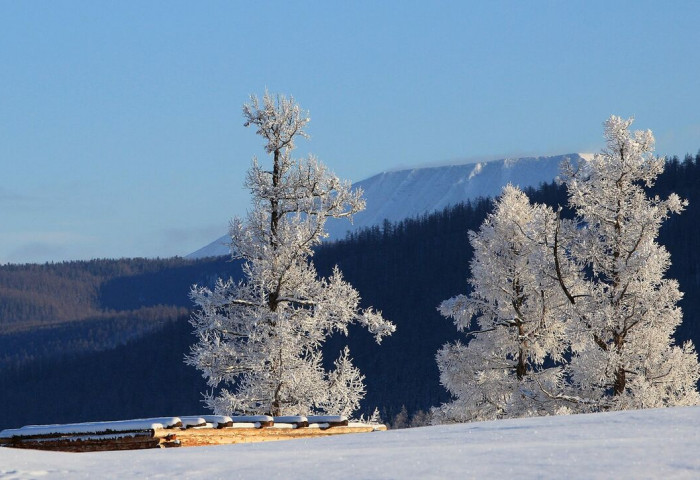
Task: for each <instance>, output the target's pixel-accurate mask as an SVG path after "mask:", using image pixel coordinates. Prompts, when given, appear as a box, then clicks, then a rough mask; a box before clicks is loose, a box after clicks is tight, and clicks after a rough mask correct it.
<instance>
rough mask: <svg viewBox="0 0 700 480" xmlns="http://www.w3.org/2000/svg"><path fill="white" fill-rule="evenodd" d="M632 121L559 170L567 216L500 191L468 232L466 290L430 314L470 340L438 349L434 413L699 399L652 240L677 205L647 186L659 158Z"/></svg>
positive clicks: (664, 256) (697, 370) (615, 123)
mask: <svg viewBox="0 0 700 480" xmlns="http://www.w3.org/2000/svg"><path fill="white" fill-rule="evenodd" d="M631 124H632V120H631V119H630V120H623V119H621V118H619V117H616V116H612V117H610V118H609V119H608V120H607V121H606V122H605V138H606V141H607V147H606V148H605V149H604V150H603V151H602V153H601V154H598V155H595V156H593V157H592V158H584V159H582V160H579V162H578V163H577V164H576V165H574V164H572V163H568V162H566V163H565V164H564V165H563V175H562V177H563V181H564V183H565V184H566V186H567V189H568V195H569V206H570V207H571V208H572V209H573V210H574V211H575V213H576V219H575V220H574V221H566V220H562V219H561V218H559V214H558V213H555V212H554V211H552V210H551V209H549V208H546V207H544V206H541V205H534V206H533V205H531V204H530V203H529V202H528V200H527V197H526V196H525V195H524V194H523V193H522V192H520V191H518V190H516V189H514V188H512V187H507V188H506V189H505V190H504V193H503V195H502V196H501V197H500V198H499V200H498V201H497V203H496V208H495V210H494V212H493V213H492V214H491V215H489V216H488V218H487V219H486V220H485V221H484V224H483V225H482V226H481V229H480V230H479V232H477V233H473V232H471V233H470V240H471V243H472V246H473V247H474V257H473V260H472V262H471V275H472V276H471V278H470V280H469V283H470V285H471V287H472V292H471V294H470V295H469V296H462V295H460V296H457V297H455V298H453V299H450V300H447V301H445V302H443V303H442V305H441V306H440V311H441V313H443V315H446V316H449V317H452V318H453V319H454V321H455V325H456V326H457V328H458V329H460V330H467V332H468V334H470V335H471V336H472V337H473V338H472V339H471V340H470V341H469V342H468V343H466V344H463V343H459V342H457V343H455V344H448V345H445V346H444V347H443V348H442V350H440V351H439V352H438V355H437V361H438V367H439V368H440V374H441V376H440V378H441V381H442V383H443V385H444V386H445V387H446V388H447V389H448V391H450V393H452V394H453V395H454V397H455V399H454V401H452V402H451V403H448V404H445V405H442V406H441V407H439V408H438V409H436V410H435V415H434V419H436V420H437V421H448V420H453V421H454V420H457V421H465V420H471V419H489V418H498V417H506V416H523V415H533V414H549V413H556V412H559V411H579V412H583V411H596V410H612V409H629V408H648V407H660V406H671V405H694V404H698V403H700V395H698V392H697V381H698V379H699V378H700V366H699V365H698V360H697V355H696V353H695V348H694V346H693V345H692V343H690V342H686V343H685V344H683V345H681V346H678V345H675V344H674V339H673V335H674V333H675V331H676V328H677V327H678V325H679V324H680V322H681V321H682V313H681V310H680V308H679V307H678V302H679V300H680V299H681V298H682V294H681V292H680V291H679V287H678V283H677V282H676V281H675V280H672V279H668V278H664V276H665V274H666V272H667V271H668V268H669V266H670V256H669V253H668V252H667V251H666V249H665V248H664V247H663V246H662V245H659V244H658V243H657V241H656V240H657V238H658V234H659V229H660V228H661V225H662V223H663V221H664V220H666V219H667V218H668V217H669V215H670V214H672V213H680V212H681V211H682V210H683V209H684V208H685V206H686V202H685V201H683V200H681V199H680V198H679V197H678V196H677V195H675V194H672V195H671V196H669V198H667V199H665V200H662V199H660V198H658V197H654V198H650V197H649V196H648V195H647V193H646V190H645V189H646V188H649V187H652V186H653V184H654V181H655V180H656V178H657V177H658V175H659V174H660V173H661V172H662V171H663V168H664V165H665V160H664V159H663V158H657V157H654V156H653V147H654V137H653V135H652V133H651V132H650V131H644V132H640V131H638V132H634V133H631V132H630V130H629V128H630V125H631ZM474 320H475V323H476V325H475V328H474V329H471V328H472V322H473V321H474ZM564 407H565V408H564Z"/></svg>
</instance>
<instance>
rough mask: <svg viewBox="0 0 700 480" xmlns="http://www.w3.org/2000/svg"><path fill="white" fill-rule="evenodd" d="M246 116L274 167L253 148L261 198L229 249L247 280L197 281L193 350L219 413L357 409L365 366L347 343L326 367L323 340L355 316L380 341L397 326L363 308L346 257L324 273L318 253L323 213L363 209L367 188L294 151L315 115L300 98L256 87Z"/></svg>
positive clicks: (255, 192)
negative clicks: (258, 91)
mask: <svg viewBox="0 0 700 480" xmlns="http://www.w3.org/2000/svg"><path fill="white" fill-rule="evenodd" d="M243 115H244V117H245V126H254V127H255V128H257V132H256V133H257V134H258V135H260V136H262V137H263V138H264V139H265V151H266V153H267V154H268V155H270V156H271V157H272V165H271V167H272V168H271V170H270V169H266V168H263V167H262V166H261V165H260V164H259V163H258V161H257V159H255V158H254V159H253V165H252V167H251V168H250V170H249V171H248V176H247V180H246V186H247V187H248V188H249V189H250V191H251V193H252V197H253V202H252V203H253V206H252V209H251V210H250V211H249V212H248V215H247V218H246V220H242V219H238V218H237V219H234V220H233V221H232V222H231V227H230V235H231V251H232V255H233V257H234V258H241V259H243V260H244V263H243V274H244V280H243V281H241V282H239V283H237V282H234V281H232V280H228V281H223V280H221V279H220V280H219V281H218V282H217V283H216V285H215V287H214V288H213V289H209V288H207V287H201V286H195V287H193V289H192V292H191V296H192V299H193V300H194V302H195V304H196V305H197V307H198V310H197V311H196V313H195V314H194V315H193V317H192V319H191V323H192V325H193V326H194V327H195V333H196V335H197V338H198V342H197V343H196V344H195V345H194V346H193V347H192V349H191V352H190V354H189V355H188V357H187V359H186V361H187V363H189V364H191V365H194V366H195V367H197V368H198V369H200V370H201V371H202V374H203V376H204V377H205V378H206V379H207V382H208V384H209V385H210V386H211V387H212V389H218V390H213V391H212V392H210V393H208V394H205V403H206V405H207V406H208V407H210V408H212V409H213V410H214V411H215V412H216V413H218V414H232V413H257V414H261V413H266V414H272V415H298V414H302V415H303V414H309V413H314V412H319V413H320V412H325V413H330V414H346V415H348V414H350V413H351V412H352V411H353V410H355V409H356V408H357V407H358V404H359V401H360V400H361V398H362V397H363V396H364V383H363V379H364V376H362V375H361V374H360V372H359V371H358V370H357V368H356V367H354V366H353V365H352V362H351V359H350V357H349V352H348V350H347V349H345V350H344V351H343V352H342V353H341V355H340V358H339V359H338V360H337V361H336V362H335V370H333V371H330V372H328V371H325V370H324V368H323V362H322V360H323V359H322V355H321V346H322V345H323V343H324V341H325V339H326V338H327V337H328V336H329V335H331V334H332V333H334V332H342V333H345V334H347V327H348V325H349V324H351V323H359V324H361V325H364V326H365V327H367V328H368V329H369V330H370V332H372V333H373V334H374V335H375V338H376V340H377V342H378V343H379V342H380V341H381V339H382V337H384V336H385V335H389V334H391V333H392V332H393V331H394V325H393V324H391V323H390V322H388V321H387V320H385V319H384V318H382V315H381V312H376V311H374V310H373V309H371V308H369V309H364V310H363V309H360V307H359V302H360V296H359V294H358V292H357V291H356V290H355V289H354V288H353V287H352V286H351V285H350V284H349V283H347V282H346V281H345V280H344V279H343V276H342V274H341V272H340V271H339V270H338V268H335V269H334V271H333V274H332V275H331V276H330V277H329V278H319V276H318V275H317V273H316V270H315V268H314V266H313V263H312V262H311V257H312V255H313V247H314V246H316V245H318V244H319V243H320V241H321V239H322V238H324V237H325V236H326V233H325V231H324V224H325V222H326V219H327V218H341V217H351V216H352V215H353V214H354V213H357V212H358V211H360V210H362V209H363V208H364V200H363V199H362V192H361V191H360V190H352V189H351V185H350V183H349V182H343V181H340V180H339V179H338V178H337V177H336V176H335V175H333V174H332V173H331V172H330V171H328V169H327V168H326V167H325V166H324V165H323V164H322V163H320V162H319V161H317V160H316V159H315V158H314V157H313V156H309V157H308V158H306V159H294V158H293V157H292V156H291V154H292V151H293V149H294V147H295V145H294V142H295V140H296V139H297V138H299V137H302V138H304V137H306V136H307V135H306V133H305V131H304V128H305V126H306V124H307V123H308V121H309V119H308V117H307V115H306V114H305V113H304V112H302V110H301V109H300V107H299V105H298V104H296V103H295V101H294V99H293V98H289V99H288V98H286V97H284V96H281V95H279V96H275V97H273V96H272V95H270V94H268V93H265V95H264V97H263V99H262V102H261V101H260V100H258V98H257V97H255V96H251V101H250V103H248V104H245V105H244V107H243ZM221 384H224V385H228V386H229V388H225V387H222V388H219V386H220V385H221Z"/></svg>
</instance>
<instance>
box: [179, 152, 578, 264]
mask: <svg viewBox="0 0 700 480" xmlns="http://www.w3.org/2000/svg"><path fill="white" fill-rule="evenodd" d="M587 155H589V154H579V153H571V154H568V155H556V156H550V157H524V158H505V159H501V160H492V161H488V162H478V163H467V164H461V165H447V166H440V167H425V168H414V169H406V170H395V171H387V172H383V173H380V174H378V175H374V176H373V177H370V178H367V179H365V180H362V181H359V182H356V183H355V184H354V185H353V186H354V187H359V188H362V190H363V191H364V197H365V200H366V201H367V208H366V209H365V210H364V211H362V212H360V213H358V214H357V215H355V217H354V219H353V223H352V224H350V223H349V222H348V221H347V220H346V219H339V220H338V219H330V220H329V221H328V222H327V223H326V229H327V230H328V233H329V234H330V237H329V239H330V240H334V239H338V238H343V237H344V236H345V234H346V233H347V232H348V231H353V230H357V229H361V228H365V227H371V226H373V225H380V224H382V223H383V222H384V220H385V219H387V220H389V221H391V222H396V221H400V220H403V219H404V218H409V217H415V216H417V215H422V214H424V213H431V212H434V211H438V210H442V209H443V208H445V207H447V206H450V205H456V204H458V203H461V202H464V201H466V200H471V199H475V198H478V197H495V196H497V195H498V194H499V193H500V192H501V189H502V188H503V187H504V186H505V185H507V184H508V183H512V184H513V185H518V186H520V187H522V188H525V187H537V186H538V185H539V184H540V183H543V182H551V181H552V180H553V179H554V178H555V177H556V176H557V174H558V173H559V164H560V163H561V162H562V161H563V160H564V159H566V158H570V159H571V160H572V161H573V162H576V161H578V160H579V159H581V158H583V157H584V156H587ZM228 242H230V239H229V237H228V236H226V235H224V236H223V237H221V238H219V239H217V240H215V241H214V242H212V243H210V244H209V245H207V246H205V247H203V248H201V249H199V250H197V251H196V252H193V253H191V254H189V255H188V256H187V258H203V257H210V256H220V255H228V253H229V249H228Z"/></svg>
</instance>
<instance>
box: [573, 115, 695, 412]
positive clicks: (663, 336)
mask: <svg viewBox="0 0 700 480" xmlns="http://www.w3.org/2000/svg"><path fill="white" fill-rule="evenodd" d="M631 124H632V119H628V120H624V119H621V118H620V117H616V116H612V117H610V118H609V119H608V120H607V121H606V122H605V138H606V142H607V146H606V148H605V149H604V150H603V151H602V153H601V154H599V155H595V157H594V158H593V159H591V160H588V161H585V162H583V163H582V164H581V165H579V166H578V167H577V168H574V167H573V166H572V165H570V164H566V165H564V175H563V180H564V182H565V184H566V186H567V190H568V195H569V204H570V205H571V206H572V207H573V208H574V209H575V210H576V212H577V215H578V219H579V223H580V225H581V228H580V234H579V235H578V241H576V242H574V243H572V244H571V246H570V248H569V249H568V254H569V256H570V257H571V258H572V259H573V261H575V262H578V263H582V264H585V265H586V266H587V268H588V274H587V275H586V278H585V280H584V282H583V284H582V287H579V288H581V289H582V290H583V292H585V295H583V296H581V298H580V299H579V301H577V302H575V303H576V305H575V317H576V318H575V319H572V322H571V328H570V336H571V344H572V351H573V353H574V355H573V357H572V360H571V364H570V365H569V370H570V372H571V376H572V383H573V387H574V388H576V389H578V390H579V391H581V392H582V393H583V394H585V395H586V396H588V397H589V398H591V399H592V400H594V401H595V402H597V403H598V404H600V405H603V406H604V407H605V408H611V409H628V408H649V407H661V406H670V405H694V404H697V403H698V401H699V400H700V397H699V396H698V392H697V389H696V383H697V380H698V376H699V375H700V374H699V372H698V362H697V356H696V354H695V349H694V347H693V345H692V344H691V343H690V342H688V343H686V344H685V345H683V346H677V345H674V344H673V343H674V341H673V334H674V332H675V331H676V328H677V327H678V325H679V324H680V323H681V321H682V319H683V315H682V312H681V310H680V308H679V307H678V305H677V304H678V302H679V301H680V299H681V298H682V293H681V292H680V291H679V288H678V282H677V281H675V280H672V279H667V278H664V275H665V274H666V272H667V271H668V268H669V266H670V264H671V260H670V255H669V253H668V251H667V250H666V249H665V248H664V247H663V246H662V245H660V244H658V243H657V242H656V239H657V237H658V235H659V229H660V228H661V224H662V223H663V221H664V220H666V219H667V218H668V217H669V215H670V214H671V213H680V212H682V211H683V209H684V208H685V206H686V205H687V202H686V201H684V200H681V199H680V198H679V197H678V195H676V194H671V195H670V196H669V198H667V199H666V200H662V199H660V198H658V197H654V198H649V197H648V196H647V194H646V192H645V190H644V187H651V186H653V184H654V182H655V180H656V178H657V177H658V176H659V175H660V174H661V173H662V172H663V169H664V165H665V160H664V159H663V158H658V157H654V156H653V150H654V136H653V135H652V133H651V131H649V130H647V131H636V132H634V133H630V131H629V128H630V125H631Z"/></svg>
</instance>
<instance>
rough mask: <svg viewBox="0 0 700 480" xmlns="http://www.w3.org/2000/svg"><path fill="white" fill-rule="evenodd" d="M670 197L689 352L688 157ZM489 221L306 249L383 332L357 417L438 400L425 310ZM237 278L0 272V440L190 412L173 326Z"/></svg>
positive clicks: (668, 229) (694, 205)
mask: <svg viewBox="0 0 700 480" xmlns="http://www.w3.org/2000/svg"><path fill="white" fill-rule="evenodd" d="M672 191H675V192H676V193H678V194H679V195H680V196H681V197H683V198H687V199H688V200H689V201H690V205H689V207H688V208H687V210H686V211H685V212H684V213H683V214H681V215H678V216H672V217H671V219H670V220H668V221H667V222H666V223H665V225H664V227H663V229H662V232H661V238H660V239H659V240H660V243H662V244H664V245H666V247H667V248H668V250H669V251H670V253H671V259H672V267H671V269H670V272H669V276H670V277H672V278H676V279H677V280H678V281H679V283H680V287H681V290H682V291H684V292H685V297H684V299H683V300H682V302H681V306H682V308H683V311H684V314H685V315H684V318H685V319H684V323H683V324H682V326H681V327H680V329H679V330H678V332H677V335H676V336H677V339H678V340H685V339H692V340H693V341H694V342H695V343H696V345H698V344H700V321H699V320H698V318H699V316H700V251H699V249H698V248H697V245H696V239H697V238H700V154H698V155H697V156H696V157H690V156H687V157H686V158H685V159H683V160H679V159H672V160H671V161H670V162H669V163H668V166H667V169H666V172H665V173H664V174H663V175H662V176H661V177H660V180H659V182H658V184H657V185H656V186H655V187H654V189H653V192H652V193H655V194H658V195H660V196H661V197H665V196H667V195H668V194H669V193H670V192H672ZM529 195H530V198H531V199H532V200H533V201H535V202H544V203H547V204H550V205H554V206H556V205H563V204H564V203H565V201H566V195H565V191H564V190H563V188H562V187H559V186H557V185H555V184H548V185H543V186H541V187H540V188H539V189H538V190H536V191H532V192H529ZM490 209H491V202H490V200H478V201H474V202H471V203H467V204H462V205H457V206H454V207H452V208H448V209H446V210H444V211H442V212H439V213H436V214H433V215H426V216H423V217H421V218H416V219H409V220H404V221H402V222H399V223H398V224H390V223H388V222H387V223H385V224H384V225H383V226H382V227H375V228H372V229H369V230H364V231H361V232H358V233H355V234H353V235H352V236H350V237H348V238H347V239H346V240H343V241H340V242H336V243H333V244H329V245H324V246H322V247H321V248H319V249H317V251H316V253H315V256H314V262H315V264H316V266H317V268H318V270H319V273H321V274H323V275H327V274H329V273H330V271H331V269H332V267H333V265H335V264H338V265H339V266H340V268H341V270H342V271H343V273H344V275H345V277H346V278H347V280H348V281H349V282H351V283H352V284H353V285H354V286H355V288H357V290H358V291H359V292H360V294H361V295H362V297H363V303H364V304H366V305H373V306H375V307H376V308H378V309H380V310H382V311H383V314H384V316H385V318H387V319H389V320H391V321H393V322H394V323H395V324H396V325H397V331H396V333H395V334H394V335H393V336H391V337H388V338H386V339H385V340H384V341H383V342H382V344H381V345H379V346H378V345H376V344H375V343H374V341H373V339H372V337H371V335H370V334H368V333H367V332H366V331H363V330H362V329H359V328H358V329H354V331H352V332H351V335H350V341H349V342H347V343H349V345H350V349H351V355H352V357H353V358H354V360H355V363H356V365H357V366H358V367H359V368H360V370H361V371H362V372H363V373H365V375H366V376H367V379H366V383H367V390H368V393H367V397H366V399H365V402H364V404H363V411H364V412H367V411H371V410H372V409H373V408H374V406H377V407H379V408H380V410H381V412H382V414H383V416H384V418H385V419H393V418H394V417H395V416H396V415H397V414H398V413H399V411H400V410H401V407H402V406H403V405H405V406H406V409H407V411H408V413H409V415H410V414H412V413H413V412H416V411H418V410H427V409H429V408H430V407H431V406H433V405H437V404H439V403H440V402H442V401H445V400H447V394H446V392H445V391H444V390H443V389H442V387H441V386H440V385H439V382H438V370H437V366H436V364H435V359H434V356H435V353H436V351H437V350H438V348H439V347H440V346H441V345H442V344H444V343H445V342H446V341H448V340H451V339H454V338H456V336H457V335H456V330H455V328H454V326H453V325H452V323H451V322H450V321H449V320H447V319H445V318H443V317H441V316H440V315H439V314H438V312H437V310H436V307H437V305H438V303H439V302H440V301H442V300H444V299H446V298H449V297H451V296H454V295H456V294H458V293H465V292H466V289H467V285H466V278H467V273H468V272H467V269H468V262H469V259H470V258H471V248H470V247H469V244H468V241H467V231H468V230H474V229H477V228H478V226H479V225H480V224H481V222H482V221H483V219H484V217H485V215H486V214H487V213H488V212H489V211H490ZM238 271H239V265H238V264H237V263H235V262H231V261H229V260H227V259H225V258H218V259H206V260H201V261H185V260H181V259H172V260H152V261H151V260H119V261H94V262H72V263H69V264H56V265H40V266H4V267H0V309H2V310H0V312H2V314H1V315H0V325H2V327H1V328H2V330H1V332H2V335H0V352H1V353H0V357H2V356H3V355H4V357H3V358H5V359H6V361H5V363H4V364H0V365H2V366H0V404H1V405H3V408H2V409H0V428H3V427H12V426H18V425H21V424H26V423H45V422H51V423H54V422H68V421H83V420H85V421H87V420H108V419H117V418H127V417H139V416H148V415H171V414H172V415H185V414H192V413H196V412H201V411H202V407H201V405H200V403H199V400H200V392H202V391H204V389H205V385H204V382H203V381H202V379H201V378H200V377H199V374H198V372H197V371H196V370H195V369H194V368H192V367H189V366H186V365H185V364H184V362H183V357H184V355H185V353H186V352H187V350H188V345H190V344H191V343H193V341H194V337H193V336H192V335H191V331H192V329H191V327H190V326H189V325H188V323H187V322H186V317H187V313H186V310H185V308H188V307H189V306H190V301H189V298H188V290H189V287H190V285H191V284H193V283H199V284H209V285H210V284H211V283H212V282H213V281H214V280H215V279H216V278H217V277H219V276H225V277H226V276H230V275H234V276H235V275H236V274H237V272H238ZM12 312H14V313H12ZM148 312H162V314H160V316H159V315H153V316H152V317H149V313H148ZM169 320H173V321H169ZM38 326H41V327H42V328H37V327H38ZM134 332H136V333H134ZM82 343H85V344H88V345H90V346H89V347H87V348H85V347H84V346H81V345H82ZM345 343H346V339H345V338H338V337H334V338H332V339H331V340H330V341H329V342H328V344H327V347H326V350H327V354H326V356H325V357H326V358H327V359H328V361H332V360H333V359H334V358H335V357H337V355H338V351H339V350H340V348H341V346H342V345H344V344H345ZM21 352H24V353H21ZM20 360H21V361H20Z"/></svg>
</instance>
